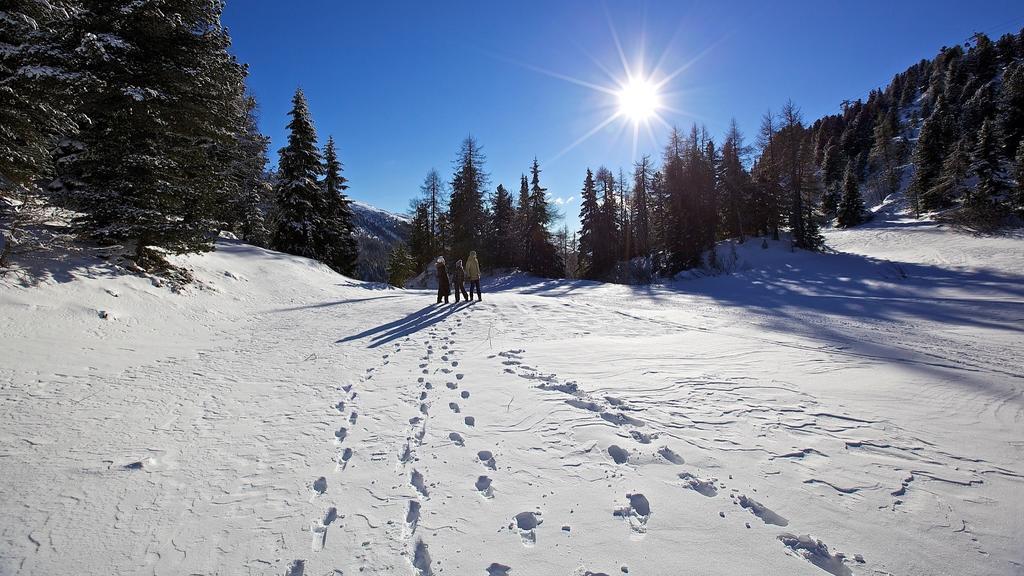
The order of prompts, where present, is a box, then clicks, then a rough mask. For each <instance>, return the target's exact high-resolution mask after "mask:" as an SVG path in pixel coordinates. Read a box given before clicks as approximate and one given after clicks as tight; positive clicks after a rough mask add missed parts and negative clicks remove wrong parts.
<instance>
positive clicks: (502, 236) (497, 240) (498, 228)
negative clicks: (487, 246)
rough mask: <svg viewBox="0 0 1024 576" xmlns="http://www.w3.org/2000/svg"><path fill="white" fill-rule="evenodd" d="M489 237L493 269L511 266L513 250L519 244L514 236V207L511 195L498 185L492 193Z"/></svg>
mask: <svg viewBox="0 0 1024 576" xmlns="http://www.w3.org/2000/svg"><path fill="white" fill-rule="evenodd" d="M489 236H490V237H491V239H493V247H492V249H491V251H490V253H491V262H492V265H493V266H494V267H495V268H508V267H511V266H513V265H514V254H515V250H514V249H515V246H516V244H517V243H518V242H519V238H518V236H517V235H516V214H515V207H514V206H513V205H512V195H511V194H510V193H509V191H508V190H506V189H505V187H504V186H502V185H501V184H498V188H497V189H496V190H495V193H494V201H493V208H492V210H491V226H490V233H489Z"/></svg>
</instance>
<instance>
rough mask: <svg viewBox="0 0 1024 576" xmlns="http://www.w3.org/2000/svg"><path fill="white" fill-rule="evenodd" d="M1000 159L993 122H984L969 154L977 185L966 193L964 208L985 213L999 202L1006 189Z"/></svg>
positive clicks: (1000, 154)
mask: <svg viewBox="0 0 1024 576" xmlns="http://www.w3.org/2000/svg"><path fill="white" fill-rule="evenodd" d="M1001 159H1002V153H1001V151H1000V150H999V142H998V136H997V135H996V133H995V127H994V125H993V122H992V121H991V120H985V122H984V123H982V125H981V130H980V131H979V132H978V139H977V141H976V143H975V145H974V150H973V151H972V153H971V172H972V173H973V174H975V175H976V176H977V177H978V184H977V186H975V187H974V188H973V189H971V190H969V191H968V193H967V198H966V202H965V205H966V206H968V207H970V208H973V209H976V210H980V211H986V210H989V209H991V208H993V207H994V206H995V204H996V203H998V202H999V201H1000V200H1001V197H1002V194H1003V193H1004V192H1006V191H1007V189H1008V186H1007V183H1006V179H1005V178H1004V177H1003V171H1002V168H1001V166H1000V160H1001Z"/></svg>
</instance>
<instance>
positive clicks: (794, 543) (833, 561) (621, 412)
mask: <svg viewBox="0 0 1024 576" xmlns="http://www.w3.org/2000/svg"><path fill="white" fill-rule="evenodd" d="M523 353H524V350H508V351H505V352H499V353H498V354H496V355H495V356H492V358H494V357H497V358H500V360H501V364H502V365H503V366H504V371H505V372H506V373H509V374H515V375H518V376H520V377H522V378H524V379H527V380H532V381H535V382H537V384H536V387H537V388H540V389H542V390H548V391H552V392H557V393H561V394H564V395H566V396H567V398H566V399H565V403H566V404H568V405H569V406H572V407H574V408H577V409H579V410H584V411H587V412H591V413H593V414H594V415H595V416H596V417H598V418H601V419H602V420H604V421H606V422H608V423H610V424H612V425H614V426H618V427H621V428H623V432H624V433H625V434H627V435H628V436H629V437H630V438H631V439H633V440H634V441H635V442H637V443H638V444H641V445H646V444H651V443H653V442H655V441H656V440H657V439H658V433H657V432H648V431H645V430H642V429H643V428H645V426H646V422H644V420H643V419H642V418H640V417H638V416H637V415H634V414H631V412H638V411H639V410H637V409H635V408H632V407H630V406H629V405H628V404H627V403H626V402H625V401H623V400H621V399H619V398H615V397H612V396H605V397H603V398H598V397H595V396H593V395H591V394H589V393H587V392H586V391H585V390H583V389H582V388H580V386H579V384H578V383H577V382H575V381H563V380H560V379H559V378H558V377H557V376H556V375H555V374H545V373H542V372H540V371H538V370H536V369H535V368H532V367H530V366H527V365H525V364H524V363H523V358H522V355H523ZM606 452H607V454H608V457H609V458H610V459H611V460H612V462H614V463H615V464H617V465H628V464H630V461H631V456H632V454H631V452H630V450H629V449H628V448H624V447H622V446H619V445H617V444H612V445H610V446H608V447H607V449H606ZM656 454H657V455H658V456H660V457H661V458H663V459H664V460H665V461H667V462H669V463H671V464H675V465H680V466H681V465H684V464H685V460H684V459H683V457H682V456H680V455H679V454H677V453H676V452H675V451H673V450H672V449H671V448H669V447H668V446H662V447H660V448H658V450H657V451H656ZM478 458H479V460H480V462H481V463H483V464H484V466H487V467H488V468H491V469H494V459H493V455H492V454H491V453H490V452H489V451H486V450H483V451H480V452H479V453H478ZM677 477H678V478H679V480H680V481H681V484H680V485H681V487H682V488H684V489H687V490H692V491H694V492H696V493H697V494H700V495H702V496H704V497H708V498H714V497H716V496H718V494H719V490H722V489H725V488H726V487H727V486H726V484H725V483H723V482H720V481H719V480H718V479H717V478H706V479H705V478H700V477H698V476H696V475H694V474H693V473H691V472H686V471H684V472H680V473H679V474H678V475H677ZM729 478H730V479H731V478H732V476H730V477H729ZM476 489H477V491H478V492H480V493H481V494H482V495H484V496H485V497H492V496H493V492H492V491H491V488H490V478H489V477H487V476H480V477H479V478H478V480H477V483H476ZM625 497H626V501H625V505H624V506H621V507H619V508H615V509H614V510H613V511H612V514H613V516H615V517H618V518H621V519H623V520H625V521H626V522H627V523H628V525H629V528H630V530H631V532H632V533H634V534H636V535H637V536H642V535H643V534H645V533H646V532H647V523H648V521H649V520H650V518H651V515H652V507H651V503H650V501H649V500H648V499H647V497H646V496H644V495H643V494H640V493H634V494H626V495H625ZM729 497H730V500H731V503H732V504H733V505H735V506H738V507H739V508H740V509H742V510H746V511H748V512H749V513H750V514H752V515H753V516H755V517H756V518H758V519H760V520H761V521H762V522H764V523H765V524H767V525H774V526H788V525H789V521H788V520H787V519H786V518H785V517H783V516H782V515H780V514H778V513H777V512H775V511H773V510H771V509H770V508H768V507H767V506H765V505H764V504H762V503H761V502H759V501H757V500H754V499H753V498H751V497H749V496H747V495H745V494H739V493H738V491H737V490H736V489H732V490H731V492H730V494H729ZM719 515H720V516H721V517H722V518H725V516H726V515H725V512H724V511H723V512H719ZM541 522H542V520H541V519H540V512H539V511H528V512H522V513H520V514H517V515H516V516H515V518H514V519H513V522H511V523H510V524H509V526H508V527H509V529H515V530H517V531H518V532H519V535H520V537H521V538H522V541H523V544H524V545H526V546H532V545H533V544H534V543H535V542H536V530H537V527H538V526H539V525H540V524H541ZM744 524H745V526H746V528H750V523H749V522H745V523H744ZM570 529H571V527H570V526H562V530H565V531H569V530H570ZM778 539H779V541H780V542H782V544H783V545H784V546H785V547H786V548H787V552H788V553H789V554H791V555H793V556H795V557H798V558H802V559H804V560H807V561H808V562H810V563H812V564H814V565H816V566H818V567H821V568H823V569H825V570H826V571H828V572H830V573H832V574H836V575H840V576H847V575H850V574H852V572H851V571H850V569H849V567H848V566H847V564H846V562H847V557H846V556H845V555H844V554H842V553H841V552H830V551H829V549H828V546H826V545H825V544H824V543H823V542H821V541H820V540H815V539H813V538H811V537H810V536H794V535H793V534H790V533H788V532H787V533H783V534H781V535H779V536H778ZM853 558H854V561H855V562H856V563H859V564H863V563H864V562H865V560H864V558H863V557H862V556H861V555H859V554H857V555H855V556H854V557H853ZM502 568H508V567H504V566H502ZM488 573H491V571H490V569H488ZM497 573H499V574H503V573H505V572H497ZM587 574H592V573H591V572H588V573H587Z"/></svg>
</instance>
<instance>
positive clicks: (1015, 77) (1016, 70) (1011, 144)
mask: <svg viewBox="0 0 1024 576" xmlns="http://www.w3.org/2000/svg"><path fill="white" fill-rule="evenodd" d="M1021 45H1024V36H1022V37H1021ZM998 109H999V113H998V114H999V116H998V118H999V131H1000V133H1001V134H1002V135H1003V143H1004V146H1005V148H1006V150H1005V151H1006V156H1007V158H1013V157H1014V156H1015V155H1016V154H1017V150H1018V149H1019V148H1020V147H1021V144H1022V142H1024V60H1020V61H1017V62H1014V63H1013V64H1010V66H1009V67H1008V68H1007V69H1006V74H1004V76H1003V85H1002V91H1001V93H1000V98H999V103H998Z"/></svg>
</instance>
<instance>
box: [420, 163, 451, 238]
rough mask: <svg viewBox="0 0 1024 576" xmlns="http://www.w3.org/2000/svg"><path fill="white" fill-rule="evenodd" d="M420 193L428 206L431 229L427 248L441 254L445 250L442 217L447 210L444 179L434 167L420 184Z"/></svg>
mask: <svg viewBox="0 0 1024 576" xmlns="http://www.w3.org/2000/svg"><path fill="white" fill-rule="evenodd" d="M420 193H421V194H422V198H423V201H424V202H425V204H426V207H427V215H428V229H429V231H430V235H429V243H428V247H429V250H427V251H428V252H429V253H431V254H434V255H435V256H439V255H440V254H441V253H442V252H443V251H444V249H443V247H442V244H441V240H440V239H441V230H440V225H439V222H440V218H441V214H442V213H444V211H445V206H444V181H443V180H441V175H440V174H438V173H437V170H434V169H433V168H431V169H430V171H429V172H427V176H426V178H424V179H423V184H422V185H421V186H420Z"/></svg>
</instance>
